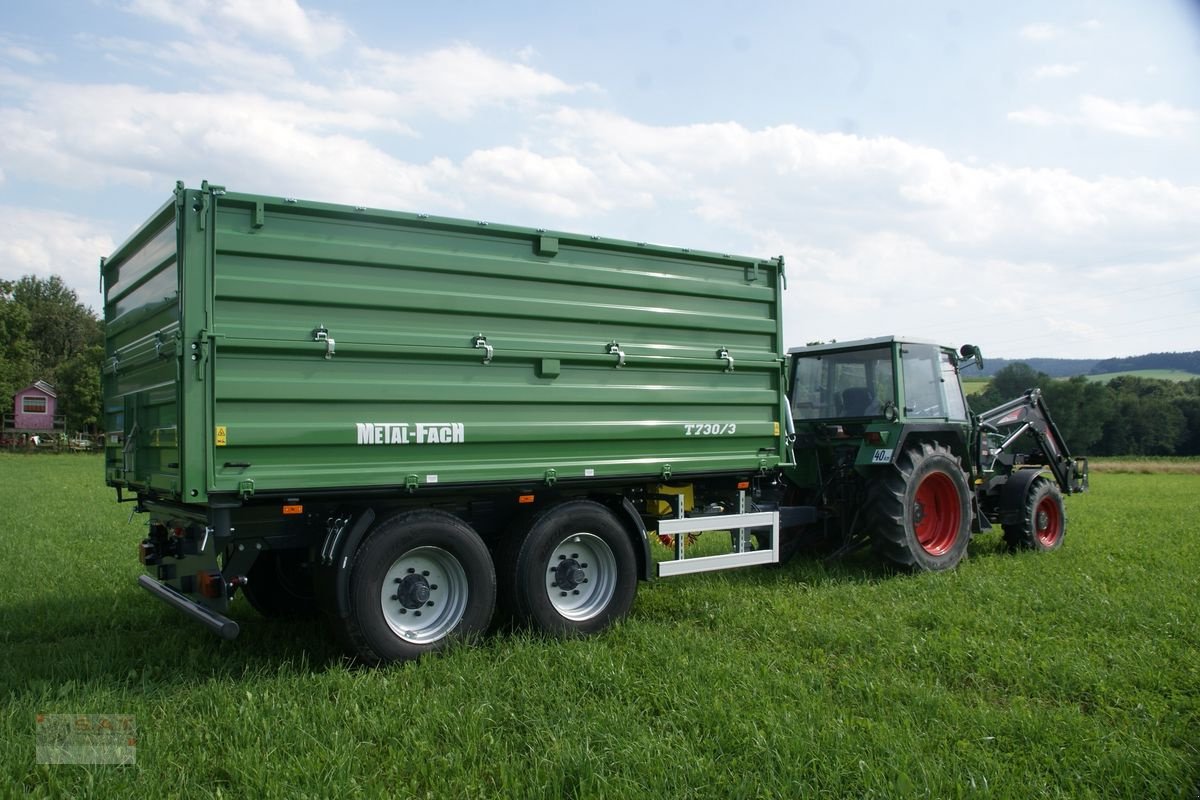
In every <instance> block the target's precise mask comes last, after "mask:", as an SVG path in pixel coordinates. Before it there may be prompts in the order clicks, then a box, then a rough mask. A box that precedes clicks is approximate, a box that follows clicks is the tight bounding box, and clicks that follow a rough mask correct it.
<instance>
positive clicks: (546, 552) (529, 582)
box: [500, 500, 637, 636]
mask: <svg viewBox="0 0 1200 800" xmlns="http://www.w3.org/2000/svg"><path fill="white" fill-rule="evenodd" d="M514 533H516V535H517V536H518V537H519V538H517V539H515V540H513V541H512V542H511V544H510V545H509V547H508V548H507V552H506V555H505V557H504V558H503V560H502V567H501V570H502V574H501V577H500V583H501V598H502V599H501V608H502V609H503V610H505V611H506V612H508V613H509V614H510V615H511V617H512V619H513V621H515V622H517V623H518V624H525V625H530V626H532V627H534V628H536V629H538V630H541V631H544V632H546V633H550V634H553V635H557V636H569V635H587V634H592V633H597V632H599V631H602V630H604V629H605V628H607V627H608V626H609V625H611V624H612V623H613V622H615V621H616V620H619V619H621V618H622V617H624V616H625V615H626V614H628V613H629V609H630V608H631V607H632V605H633V599H634V595H635V594H636V593H637V566H636V559H635V557H634V552H633V544H632V542H631V541H630V539H629V536H628V534H627V533H626V532H625V529H624V528H622V527H621V524H620V523H619V522H618V521H617V519H616V518H615V517H614V516H613V514H612V512H611V511H609V510H608V509H607V508H605V507H604V506H602V505H600V504H599V503H596V502H593V501H591V500H570V501H567V502H565V503H562V504H560V505H557V506H554V507H552V508H548V509H546V510H545V511H542V512H540V513H538V514H536V515H534V516H533V517H532V518H531V519H529V520H528V522H527V525H526V526H524V534H523V535H520V533H519V532H517V531H515V532H514Z"/></svg>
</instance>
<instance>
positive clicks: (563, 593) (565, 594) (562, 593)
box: [559, 592, 567, 597]
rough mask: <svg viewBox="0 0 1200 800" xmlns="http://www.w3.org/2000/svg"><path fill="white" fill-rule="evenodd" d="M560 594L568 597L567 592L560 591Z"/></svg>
mask: <svg viewBox="0 0 1200 800" xmlns="http://www.w3.org/2000/svg"><path fill="white" fill-rule="evenodd" d="M559 594H560V595H562V596H563V597H566V596H567V593H566V592H559Z"/></svg>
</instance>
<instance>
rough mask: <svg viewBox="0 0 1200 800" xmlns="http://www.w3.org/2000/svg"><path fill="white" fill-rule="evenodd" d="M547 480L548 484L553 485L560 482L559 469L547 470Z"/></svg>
mask: <svg viewBox="0 0 1200 800" xmlns="http://www.w3.org/2000/svg"><path fill="white" fill-rule="evenodd" d="M545 481H546V485H547V486H553V485H554V484H556V483H558V471H557V470H553V469H548V470H546V477H545Z"/></svg>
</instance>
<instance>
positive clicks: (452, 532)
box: [342, 511, 496, 664]
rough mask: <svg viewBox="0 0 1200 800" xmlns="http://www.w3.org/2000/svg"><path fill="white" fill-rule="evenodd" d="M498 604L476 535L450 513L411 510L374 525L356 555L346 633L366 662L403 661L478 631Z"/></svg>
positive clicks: (488, 561)
mask: <svg viewBox="0 0 1200 800" xmlns="http://www.w3.org/2000/svg"><path fill="white" fill-rule="evenodd" d="M495 602H496V575H495V571H494V569H493V567H492V558H491V555H490V554H489V553H488V550H487V547H485V546H484V544H483V540H482V539H480V538H479V534H477V533H476V532H475V531H474V530H472V529H471V527H470V526H468V525H467V524H466V523H465V522H463V521H462V520H460V519H458V518H457V517H455V516H453V515H451V514H447V513H445V512H442V511H410V512H407V513H404V514H400V515H398V516H395V517H392V518H391V519H389V520H386V521H384V522H383V523H381V524H380V525H378V526H377V527H376V528H375V530H373V531H372V532H371V533H370V534H369V535H368V536H367V539H366V541H365V542H363V544H362V546H361V547H360V548H359V549H358V552H357V553H355V556H354V564H353V567H352V568H351V572H350V615H349V617H347V618H346V619H345V620H344V621H342V624H343V625H344V626H345V630H344V631H343V632H344V634H345V638H346V640H347V641H348V642H349V643H350V645H351V648H352V649H353V651H354V654H355V655H357V656H358V657H359V658H360V659H361V660H362V661H364V662H366V663H369V664H379V663H383V662H388V661H406V660H410V659H414V658H418V657H420V656H422V655H424V654H425V653H428V652H431V651H435V650H440V649H443V648H444V647H446V646H447V645H448V644H449V643H450V642H452V641H455V640H461V639H465V638H469V637H472V636H475V635H478V634H481V633H483V631H484V630H486V629H487V626H488V623H489V621H490V620H491V617H492V610H493V608H494V607H495Z"/></svg>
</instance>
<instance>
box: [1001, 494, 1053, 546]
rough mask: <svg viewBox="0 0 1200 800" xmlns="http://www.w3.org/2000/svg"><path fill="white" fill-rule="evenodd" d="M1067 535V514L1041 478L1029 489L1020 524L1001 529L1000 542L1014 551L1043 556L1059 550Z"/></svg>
mask: <svg viewBox="0 0 1200 800" xmlns="http://www.w3.org/2000/svg"><path fill="white" fill-rule="evenodd" d="M1066 534H1067V513H1066V509H1065V508H1064V507H1063V499H1062V492H1060V491H1059V489H1058V487H1057V486H1055V485H1054V484H1053V483H1051V482H1050V481H1048V480H1046V479H1045V478H1038V479H1037V480H1035V481H1034V482H1033V483H1031V484H1030V485H1029V492H1028V494H1027V495H1026V496H1025V509H1024V511H1023V513H1022V514H1021V521H1020V522H1018V523H1017V524H1015V525H1005V526H1004V541H1005V542H1007V543H1008V546H1009V547H1011V548H1012V549H1014V550H1018V549H1020V550H1036V551H1038V552H1041V553H1046V552H1049V551H1051V550H1057V549H1058V548H1060V547H1062V543H1063V537H1064V536H1066Z"/></svg>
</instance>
